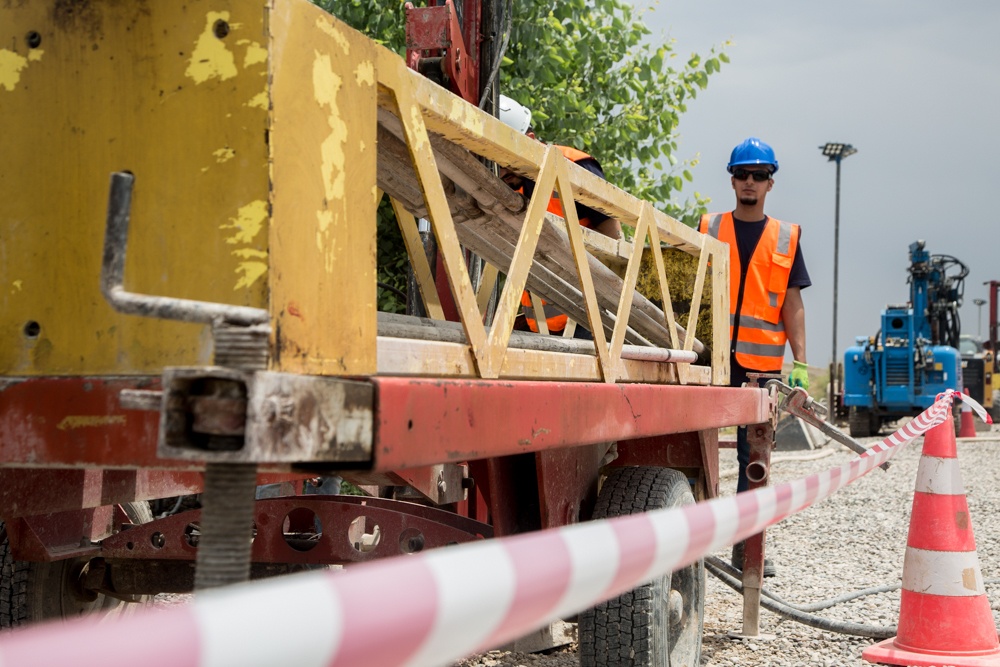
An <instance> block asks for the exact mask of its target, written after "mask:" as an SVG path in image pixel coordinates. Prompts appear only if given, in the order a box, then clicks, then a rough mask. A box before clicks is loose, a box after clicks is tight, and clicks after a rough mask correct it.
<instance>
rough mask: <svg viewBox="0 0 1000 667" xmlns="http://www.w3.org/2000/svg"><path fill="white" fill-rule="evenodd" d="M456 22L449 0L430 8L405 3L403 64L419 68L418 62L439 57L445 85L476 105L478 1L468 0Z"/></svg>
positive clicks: (477, 81) (456, 17)
mask: <svg viewBox="0 0 1000 667" xmlns="http://www.w3.org/2000/svg"><path fill="white" fill-rule="evenodd" d="M463 14H464V16H463V23H464V25H461V26H460V25H459V23H458V12H456V11H455V6H454V5H453V4H452V1H451V0H445V2H444V3H443V4H441V5H437V6H431V7H414V6H413V5H412V4H411V3H409V2H408V3H406V64H407V65H408V66H409V67H410V68H411V69H413V70H416V71H421V67H420V61H421V60H423V59H425V58H441V71H442V73H443V74H444V75H445V76H446V77H447V78H448V81H447V85H448V88H449V89H450V90H451V91H452V92H454V93H455V94H457V95H460V96H461V97H462V98H464V99H465V100H466V101H467V102H470V103H472V104H475V105H476V106H478V105H479V43H480V41H481V38H480V35H479V22H480V17H479V14H480V3H479V1H478V0H468V1H467V2H466V3H465V11H464V12H463Z"/></svg>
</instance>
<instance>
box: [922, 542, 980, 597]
mask: <svg viewBox="0 0 1000 667" xmlns="http://www.w3.org/2000/svg"><path fill="white" fill-rule="evenodd" d="M903 588H905V589H906V590H908V591H913V592H914V593H926V594H928V595H943V596H947V597H962V596H967V597H969V596H973V595H985V594H986V587H985V586H984V585H983V575H982V573H981V572H980V570H979V556H977V555H976V552H975V551H928V550H926V549H916V548H914V547H906V556H905V557H904V558H903Z"/></svg>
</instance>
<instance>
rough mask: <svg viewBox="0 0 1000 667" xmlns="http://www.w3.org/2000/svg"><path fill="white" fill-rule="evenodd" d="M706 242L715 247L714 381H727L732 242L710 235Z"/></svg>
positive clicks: (728, 372) (725, 382) (723, 383)
mask: <svg viewBox="0 0 1000 667" xmlns="http://www.w3.org/2000/svg"><path fill="white" fill-rule="evenodd" d="M709 242H710V243H709ZM705 243H706V246H707V247H709V248H711V249H712V384H717V385H728V384H729V378H730V373H731V370H730V368H729V344H730V338H729V269H730V267H729V246H728V245H727V244H725V243H723V242H722V241H719V240H718V239H714V238H711V237H708V238H707V239H706V241H705Z"/></svg>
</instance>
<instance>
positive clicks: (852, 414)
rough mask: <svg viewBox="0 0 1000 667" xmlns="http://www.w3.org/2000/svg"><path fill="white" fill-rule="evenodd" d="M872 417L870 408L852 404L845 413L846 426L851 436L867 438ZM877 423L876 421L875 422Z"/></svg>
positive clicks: (870, 428) (870, 431)
mask: <svg viewBox="0 0 1000 667" xmlns="http://www.w3.org/2000/svg"><path fill="white" fill-rule="evenodd" d="M873 421H875V420H873V419H872V413H871V410H869V409H868V408H859V407H858V406H856V405H852V406H851V409H850V411H849V412H848V413H847V428H848V430H849V431H850V432H851V437H852V438H867V437H870V436H871V435H872V430H873V429H872V425H873V424H872V422H873ZM876 423H877V422H876Z"/></svg>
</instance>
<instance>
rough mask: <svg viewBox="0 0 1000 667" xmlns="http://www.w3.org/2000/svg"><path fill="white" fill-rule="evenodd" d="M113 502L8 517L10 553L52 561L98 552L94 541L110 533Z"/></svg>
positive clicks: (37, 559)
mask: <svg viewBox="0 0 1000 667" xmlns="http://www.w3.org/2000/svg"><path fill="white" fill-rule="evenodd" d="M114 519H115V508H114V507H112V506H104V507H96V508H93V509H84V510H74V511H69V512H59V513H53V514H44V515H39V516H29V517H20V518H17V519H14V520H10V521H7V522H6V523H5V527H6V529H7V536H8V538H9V539H10V546H11V554H12V555H13V557H14V558H16V559H18V560H31V561H52V560H59V559H61V558H71V557H75V556H89V555H97V552H98V551H99V550H100V549H99V548H98V547H97V545H96V543H97V542H99V541H100V540H102V539H104V538H105V537H107V536H108V535H110V534H111V532H112V530H113V521H114Z"/></svg>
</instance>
